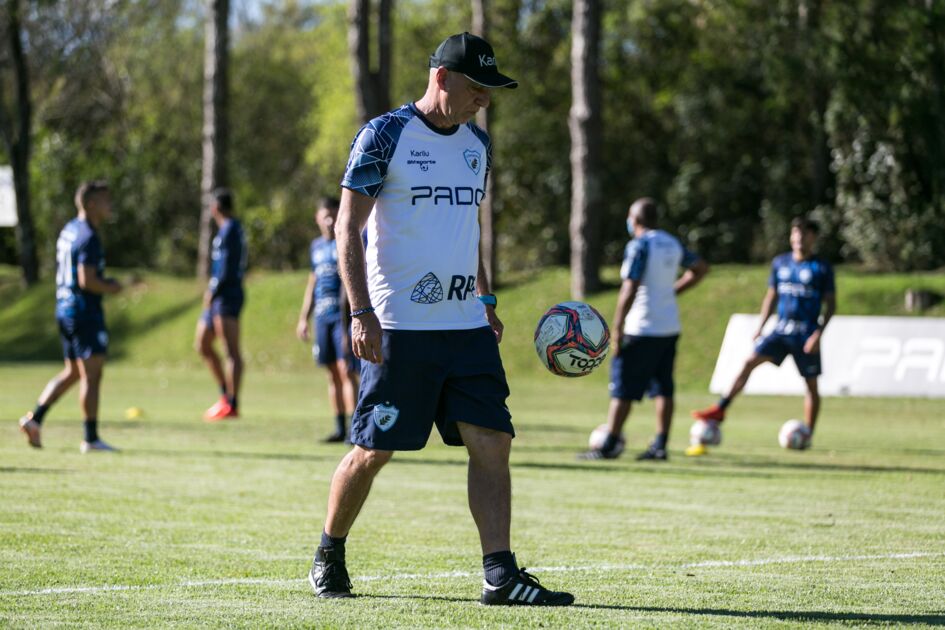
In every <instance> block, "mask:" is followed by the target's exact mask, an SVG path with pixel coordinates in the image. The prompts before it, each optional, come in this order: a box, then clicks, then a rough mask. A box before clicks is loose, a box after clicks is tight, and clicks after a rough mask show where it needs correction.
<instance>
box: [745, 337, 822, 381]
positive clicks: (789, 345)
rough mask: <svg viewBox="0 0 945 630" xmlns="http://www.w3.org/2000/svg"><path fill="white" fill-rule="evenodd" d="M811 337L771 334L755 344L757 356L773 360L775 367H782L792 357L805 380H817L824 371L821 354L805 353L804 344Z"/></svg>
mask: <svg viewBox="0 0 945 630" xmlns="http://www.w3.org/2000/svg"><path fill="white" fill-rule="evenodd" d="M808 337H810V335H782V334H780V333H771V334H770V335H768V336H767V337H763V338H761V339H759V340H758V343H757V344H755V354H759V355H762V356H765V357H768V358H769V359H771V362H772V363H774V364H775V365H781V363H782V362H783V361H784V358H785V357H786V356H787V355H791V357H792V358H793V359H794V364H795V365H797V371H798V372H800V373H801V376H803V377H804V378H816V377H818V376H820V374H821V372H822V370H821V366H820V353H819V352H812V353H810V354H808V353H806V352H804V344H805V343H806V342H807V339H808Z"/></svg>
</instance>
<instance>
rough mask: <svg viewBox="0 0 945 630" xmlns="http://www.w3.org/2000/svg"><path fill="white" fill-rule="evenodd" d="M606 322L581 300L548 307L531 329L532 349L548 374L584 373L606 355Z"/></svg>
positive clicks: (607, 343)
mask: <svg viewBox="0 0 945 630" xmlns="http://www.w3.org/2000/svg"><path fill="white" fill-rule="evenodd" d="M609 349H610V330H609V329H608V328H607V322H606V321H604V318H603V317H601V315H600V313H598V312H597V311H596V310H594V308H593V307H592V306H590V305H589V304H585V303H584V302H562V303H561V304H556V305H554V306H552V307H551V308H549V309H548V311H547V312H545V314H544V315H542V317H541V319H540V320H538V326H537V327H536V328H535V350H536V351H537V352H538V358H539V360H540V361H541V363H542V365H544V366H545V367H546V368H548V370H549V371H550V372H551V373H552V374H557V375H558V376H586V375H587V374H590V373H591V372H592V371H594V369H596V368H597V367H599V366H600V365H601V364H602V363H603V362H604V360H605V359H606V358H607V352H608V351H609Z"/></svg>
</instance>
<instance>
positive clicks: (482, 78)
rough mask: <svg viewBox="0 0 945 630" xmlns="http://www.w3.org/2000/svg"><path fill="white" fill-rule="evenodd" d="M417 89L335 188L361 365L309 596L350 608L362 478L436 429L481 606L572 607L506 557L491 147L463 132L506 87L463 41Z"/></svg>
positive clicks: (433, 62) (507, 487)
mask: <svg viewBox="0 0 945 630" xmlns="http://www.w3.org/2000/svg"><path fill="white" fill-rule="evenodd" d="M427 81H428V82H427V91H426V93H425V94H424V96H423V98H421V99H420V100H419V101H417V102H415V103H408V104H406V105H404V106H402V107H400V108H398V109H396V110H394V111H392V112H388V113H387V114H384V115H382V116H379V117H377V118H375V119H373V120H371V121H370V122H368V124H367V125H365V126H364V127H362V128H361V130H360V131H359V132H358V135H357V137H356V138H355V141H354V143H353V144H352V147H351V155H350V157H349V159H348V166H347V168H346V170H345V175H344V179H343V180H342V182H341V185H342V194H341V210H340V212H339V215H338V226H337V229H336V232H337V236H338V255H339V263H340V266H341V277H342V280H343V281H344V283H345V287H346V289H347V294H348V298H349V300H350V303H351V309H352V313H351V316H352V318H353V322H352V341H353V345H354V352H355V354H356V355H357V356H358V357H359V358H361V359H362V360H364V361H365V363H364V364H363V365H362V368H361V391H360V394H359V399H358V408H357V411H356V412H355V414H354V417H353V418H352V420H351V441H352V442H353V444H354V447H353V448H352V450H351V452H349V453H348V455H347V456H346V457H345V458H344V459H343V460H342V461H341V463H340V464H339V465H338V468H337V469H336V470H335V474H334V475H333V476H332V480H331V492H330V494H329V499H328V513H327V515H326V517H325V527H324V530H323V531H322V538H321V542H320V544H319V546H318V549H317V550H316V552H315V559H314V561H313V562H312V569H311V571H310V572H309V582H310V584H311V585H312V588H313V589H314V590H315V594H316V595H317V596H319V597H351V582H350V580H349V578H348V571H347V568H346V566H345V541H346V538H347V536H348V532H349V531H350V530H351V527H352V525H353V524H354V521H355V519H356V518H357V516H358V513H359V512H360V510H361V506H362V505H363V504H364V501H365V500H366V499H367V495H368V492H369V491H370V488H371V484H372V482H373V480H374V477H375V476H376V475H377V473H378V472H380V470H381V468H383V467H384V465H385V464H386V463H387V462H388V461H390V459H391V457H392V456H393V454H394V451H403V450H418V449H421V448H423V447H424V446H425V445H426V442H427V440H428V439H429V436H430V433H431V431H432V429H433V426H434V425H436V427H437V430H438V431H439V433H440V435H441V436H442V438H443V441H444V442H445V443H446V444H449V445H453V446H465V447H466V450H467V452H468V454H469V473H468V474H469V479H468V490H469V507H470V511H471V512H472V514H473V519H474V520H475V522H476V526H477V528H478V529H479V540H480V544H481V546H482V553H483V570H484V573H485V581H484V583H483V590H482V596H481V599H480V601H481V602H482V603H483V604H489V605H493V604H502V605H526V606H527V605H533V606H541V605H544V606H563V605H568V604H571V603H572V602H573V601H574V597H573V596H572V595H570V594H569V593H560V592H554V591H550V590H548V589H546V588H544V587H543V586H541V585H540V584H539V583H538V580H536V579H535V578H534V577H532V576H531V575H529V574H528V573H527V572H526V571H525V569H524V568H522V569H519V568H518V566H517V564H516V561H515V557H514V555H513V554H512V552H511V550H510V528H511V509H512V508H511V502H512V498H511V494H512V491H511V479H510V475H509V450H510V448H511V445H512V437H513V435H514V429H513V427H512V422H511V414H510V413H509V410H508V407H507V406H506V404H505V401H506V398H507V396H508V394H509V390H508V384H507V382H506V378H505V371H504V369H503V368H502V359H501V358H500V356H499V341H500V340H501V336H502V329H503V326H502V322H501V321H500V320H499V318H498V317H497V316H496V314H495V307H496V298H495V296H494V295H491V294H490V293H489V284H488V279H487V278H486V275H485V272H484V271H483V267H482V264H481V261H480V259H479V223H478V219H479V212H478V209H479V204H480V202H481V201H482V197H483V196H484V195H485V188H486V178H487V176H488V173H489V170H490V168H491V155H490V153H491V144H490V141H489V137H488V136H487V135H486V133H485V132H484V131H483V130H482V129H480V128H479V127H477V126H475V125H474V124H473V123H471V122H469V121H470V119H472V118H473V117H474V116H475V115H476V112H477V111H478V110H479V109H480V108H483V107H487V106H488V105H489V101H490V99H491V92H490V88H499V87H509V88H512V87H516V86H517V83H516V82H515V81H514V80H513V79H510V78H508V77H506V76H504V75H502V74H500V73H499V70H498V67H497V65H496V60H495V53H494V52H493V51H492V47H491V46H490V45H489V44H488V43H486V42H485V40H483V39H481V38H479V37H476V36H474V35H470V34H469V33H462V34H459V35H453V36H451V37H449V38H447V39H446V40H445V41H444V42H443V43H441V44H440V46H439V47H438V48H437V50H436V52H435V53H434V54H433V55H432V56H431V58H430V70H429V74H428V79H427ZM365 225H367V231H368V239H367V241H368V242H367V250H366V251H365V248H364V244H363V242H362V240H361V231H362V229H363V228H364V226H365ZM477 298H478V299H477ZM418 535H419V534H418Z"/></svg>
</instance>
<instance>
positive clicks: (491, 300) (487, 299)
mask: <svg viewBox="0 0 945 630" xmlns="http://www.w3.org/2000/svg"><path fill="white" fill-rule="evenodd" d="M479 301H480V302H482V303H483V304H485V305H487V306H491V307H492V308H495V307H496V306H498V304H499V300H497V299H496V297H495V296H494V295H493V294H491V293H487V294H486V295H480V296H479Z"/></svg>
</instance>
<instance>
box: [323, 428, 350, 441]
mask: <svg viewBox="0 0 945 630" xmlns="http://www.w3.org/2000/svg"><path fill="white" fill-rule="evenodd" d="M346 438H347V434H346V433H342V432H339V431H335V432H334V433H332V434H331V435H329V436H328V437H326V438H324V439H323V440H322V442H324V443H325V444H338V443H340V442H344V441H346Z"/></svg>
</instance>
